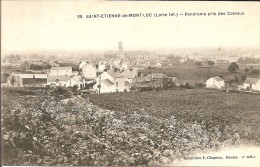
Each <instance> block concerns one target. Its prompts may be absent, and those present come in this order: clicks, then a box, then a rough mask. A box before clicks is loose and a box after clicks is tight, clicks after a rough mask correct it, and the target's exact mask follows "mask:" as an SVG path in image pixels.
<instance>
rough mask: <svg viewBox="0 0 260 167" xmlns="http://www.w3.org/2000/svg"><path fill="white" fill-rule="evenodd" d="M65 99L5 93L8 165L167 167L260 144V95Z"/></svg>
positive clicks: (197, 93) (173, 94)
mask: <svg viewBox="0 0 260 167" xmlns="http://www.w3.org/2000/svg"><path fill="white" fill-rule="evenodd" d="M61 98H62V97H60V96H52V95H50V94H45V93H41V94H39V92H38V93H37V94H34V93H32V92H22V94H21V92H15V91H14V90H12V93H10V92H9V91H8V90H4V91H2V98H1V102H2V105H1V114H2V118H1V119H2V120H1V121H2V135H3V140H2V142H3V160H4V161H3V164H4V165H86V166H96V165H102V166H109V165H113V166H114V165H120V166H127V165H131V166H136V165H167V164H174V163H175V162H176V160H179V159H182V158H183V157H185V156H187V155H190V154H193V153H196V152H202V151H205V150H208V149H214V150H215V149H219V148H221V147H225V146H230V145H238V144H239V143H240V142H243V140H246V141H247V142H248V141H250V142H252V143H255V144H259V134H260V132H259V128H258V127H259V122H260V121H259V120H260V118H259V115H260V114H259V112H260V109H259V107H260V106H259V105H258V102H259V100H260V97H259V96H258V95H250V94H241V95H239V96H238V94H226V93H224V92H215V91H210V90H196V89H192V90H174V91H160V92H132V93H131V92H130V93H114V94H102V95H100V96H98V95H92V96H91V97H90V98H89V97H86V100H82V99H79V100H81V104H82V105H76V104H77V103H78V102H77V103H73V102H72V101H69V102H68V103H67V104H64V103H62V102H61ZM74 98H75V97H74ZM88 99H89V100H90V101H91V102H92V103H94V104H96V105H99V106H101V107H97V106H96V105H93V104H92V103H90V102H88ZM242 102H243V104H242ZM103 108H107V109H103ZM108 109H111V110H108ZM241 139H242V141H241Z"/></svg>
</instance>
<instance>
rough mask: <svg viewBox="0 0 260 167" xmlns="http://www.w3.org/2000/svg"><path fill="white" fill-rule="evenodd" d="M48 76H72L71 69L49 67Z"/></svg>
mask: <svg viewBox="0 0 260 167" xmlns="http://www.w3.org/2000/svg"><path fill="white" fill-rule="evenodd" d="M49 75H50V76H51V75H56V76H58V75H67V76H71V75H72V67H51V71H50V73H49Z"/></svg>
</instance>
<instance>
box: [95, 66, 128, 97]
mask: <svg viewBox="0 0 260 167" xmlns="http://www.w3.org/2000/svg"><path fill="white" fill-rule="evenodd" d="M130 83H131V81H129V80H128V79H127V78H126V77H124V76H123V75H122V74H121V73H120V72H119V71H118V70H117V69H114V70H109V71H106V72H103V73H102V74H101V75H100V76H98V77H97V78H96V84H95V85H94V87H93V89H95V90H96V91H97V92H100V93H109V92H123V91H129V90H130V86H131V85H130Z"/></svg>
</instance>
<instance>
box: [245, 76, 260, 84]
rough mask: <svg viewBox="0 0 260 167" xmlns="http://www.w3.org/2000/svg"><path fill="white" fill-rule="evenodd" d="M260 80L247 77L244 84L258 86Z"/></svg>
mask: <svg viewBox="0 0 260 167" xmlns="http://www.w3.org/2000/svg"><path fill="white" fill-rule="evenodd" d="M259 80H260V78H250V77H247V78H246V80H245V81H244V83H246V84H256V83H257V82H258V81H259Z"/></svg>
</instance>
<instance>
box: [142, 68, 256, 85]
mask: <svg viewBox="0 0 260 167" xmlns="http://www.w3.org/2000/svg"><path fill="white" fill-rule="evenodd" d="M228 66H229V64H227V63H222V64H220V63H218V64H215V65H214V66H213V68H197V67H196V66H195V65H193V64H174V65H173V66H172V67H170V68H162V69H150V70H148V69H145V70H142V72H143V73H144V74H148V73H149V72H160V73H161V72H164V73H165V74H167V75H168V76H169V77H177V78H178V79H179V81H180V82H188V83H190V84H198V83H202V82H203V83H204V82H206V81H207V80H208V79H209V78H210V77H212V76H220V77H223V78H224V80H225V81H226V82H227V81H229V80H234V79H235V76H237V77H239V76H240V75H241V74H243V73H244V72H245V68H248V69H249V68H250V67H251V66H252V67H253V68H254V69H259V68H260V66H259V65H243V64H239V70H238V71H237V72H238V73H236V74H231V73H230V72H229V71H228Z"/></svg>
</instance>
